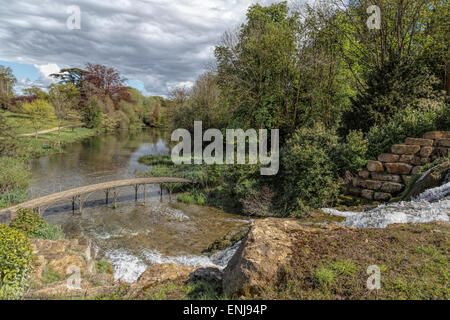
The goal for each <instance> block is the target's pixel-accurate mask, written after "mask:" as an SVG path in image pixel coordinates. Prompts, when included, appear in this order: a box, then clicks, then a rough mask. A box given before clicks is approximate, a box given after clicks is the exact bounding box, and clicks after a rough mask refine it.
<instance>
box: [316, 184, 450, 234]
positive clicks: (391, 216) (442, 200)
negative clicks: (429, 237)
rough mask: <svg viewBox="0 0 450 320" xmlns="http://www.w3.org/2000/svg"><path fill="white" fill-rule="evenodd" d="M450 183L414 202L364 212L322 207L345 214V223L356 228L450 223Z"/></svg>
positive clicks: (392, 204) (424, 193) (331, 211)
mask: <svg viewBox="0 0 450 320" xmlns="http://www.w3.org/2000/svg"><path fill="white" fill-rule="evenodd" d="M449 195H450V182H448V183H444V184H443V185H441V186H439V187H436V188H432V189H429V190H426V191H425V192H423V193H422V194H420V195H419V196H418V197H417V198H416V199H414V200H412V201H402V202H396V203H390V204H382V205H379V206H378V207H376V208H374V209H371V210H368V211H365V212H349V211H347V212H344V211H338V210H335V209H323V211H325V212H326V213H329V214H332V215H337V216H342V217H346V219H345V221H344V222H343V223H342V224H343V225H345V226H353V227H357V228H386V227H387V226H388V225H390V224H394V223H427V222H432V221H441V222H449V221H450V220H449V214H450V199H448V198H447V197H448V196H449Z"/></svg>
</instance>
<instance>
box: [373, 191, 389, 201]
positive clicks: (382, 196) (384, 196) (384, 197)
mask: <svg viewBox="0 0 450 320" xmlns="http://www.w3.org/2000/svg"><path fill="white" fill-rule="evenodd" d="M391 198H392V195H390V194H389V193H385V192H375V194H374V195H373V199H374V200H376V201H389V200H391Z"/></svg>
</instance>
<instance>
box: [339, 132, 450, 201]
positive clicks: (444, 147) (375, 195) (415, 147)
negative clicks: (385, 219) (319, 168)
mask: <svg viewBox="0 0 450 320" xmlns="http://www.w3.org/2000/svg"><path fill="white" fill-rule="evenodd" d="M449 150H450V131H432V132H427V133H426V134H425V135H424V136H423V137H422V138H407V139H406V140H405V142H404V143H403V144H396V145H393V146H392V148H391V153H383V154H381V155H379V156H378V159H377V160H370V161H368V163H367V169H366V170H363V171H360V172H359V173H358V176H357V177H354V178H353V179H352V181H351V185H350V186H349V187H348V188H347V193H348V194H351V195H353V196H358V197H362V198H365V199H367V200H376V201H389V200H390V199H391V198H392V197H395V196H397V195H399V194H400V193H401V192H402V191H403V190H404V189H405V186H406V185H407V184H408V182H409V180H410V179H411V177H412V176H413V175H414V174H416V173H417V172H418V171H419V169H420V167H421V166H423V165H425V164H427V163H429V162H432V161H434V160H436V159H437V158H440V157H445V156H447V155H449V154H450V151H449Z"/></svg>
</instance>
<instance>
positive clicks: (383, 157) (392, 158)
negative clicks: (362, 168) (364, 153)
mask: <svg viewBox="0 0 450 320" xmlns="http://www.w3.org/2000/svg"><path fill="white" fill-rule="evenodd" d="M399 157H400V156H399V155H398V154H392V153H382V154H380V155H379V156H378V161H381V162H397V161H398V159H399Z"/></svg>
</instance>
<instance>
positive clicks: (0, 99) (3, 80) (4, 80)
mask: <svg viewBox="0 0 450 320" xmlns="http://www.w3.org/2000/svg"><path fill="white" fill-rule="evenodd" d="M16 81H17V80H16V78H15V77H14V74H13V72H12V69H11V68H9V67H4V66H1V65H0V108H7V107H8V106H9V104H10V99H11V98H12V97H13V96H14V94H13V89H14V85H15V83H16Z"/></svg>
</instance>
